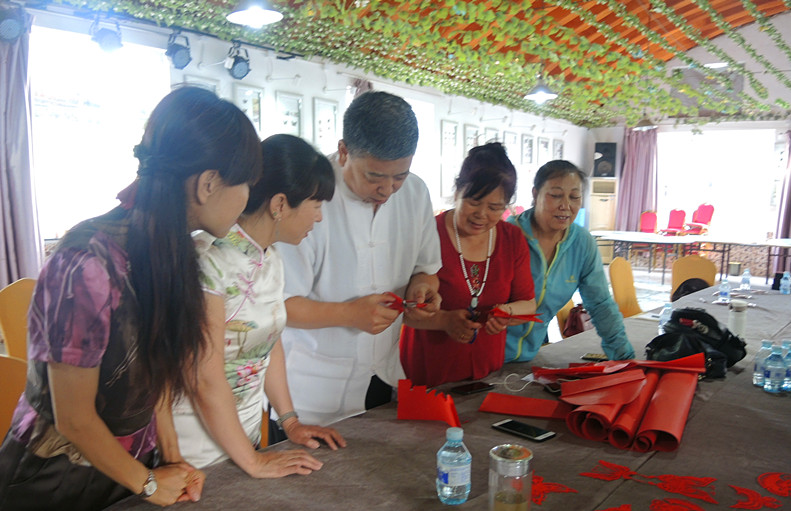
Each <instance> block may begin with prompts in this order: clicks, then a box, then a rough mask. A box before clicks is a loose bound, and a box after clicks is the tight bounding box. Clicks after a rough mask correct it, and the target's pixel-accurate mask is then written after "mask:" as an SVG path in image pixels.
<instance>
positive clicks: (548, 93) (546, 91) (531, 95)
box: [525, 76, 558, 105]
mask: <svg viewBox="0 0 791 511" xmlns="http://www.w3.org/2000/svg"><path fill="white" fill-rule="evenodd" d="M556 97H558V95H557V93H556V92H555V91H553V90H552V89H550V88H549V86H548V85H547V84H546V82H545V81H544V78H543V77H540V76H539V77H538V81H537V82H536V84H535V86H534V87H533V88H532V89H530V92H528V93H527V94H525V99H529V100H530V101H535V102H536V103H537V104H539V105H543V104H544V103H546V102H547V101H552V100H553V99H555V98H556Z"/></svg>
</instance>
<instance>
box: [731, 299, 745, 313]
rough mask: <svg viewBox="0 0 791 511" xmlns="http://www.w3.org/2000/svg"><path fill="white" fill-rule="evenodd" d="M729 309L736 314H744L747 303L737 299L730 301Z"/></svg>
mask: <svg viewBox="0 0 791 511" xmlns="http://www.w3.org/2000/svg"><path fill="white" fill-rule="evenodd" d="M730 309H731V310H733V311H736V312H744V311H746V310H747V302H745V301H744V300H738V299H734V300H731V305H730Z"/></svg>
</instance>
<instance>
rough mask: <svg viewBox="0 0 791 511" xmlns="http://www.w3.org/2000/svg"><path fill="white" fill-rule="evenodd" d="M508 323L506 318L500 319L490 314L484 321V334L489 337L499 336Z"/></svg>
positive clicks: (509, 321)
mask: <svg viewBox="0 0 791 511" xmlns="http://www.w3.org/2000/svg"><path fill="white" fill-rule="evenodd" d="M510 323H511V320H509V319H508V318H500V317H497V316H494V315H491V314H490V315H489V319H487V320H486V325H485V326H486V333H487V334H489V335H496V334H499V333H500V332H502V331H503V330H505V329H506V328H507V327H508V325H509V324H510Z"/></svg>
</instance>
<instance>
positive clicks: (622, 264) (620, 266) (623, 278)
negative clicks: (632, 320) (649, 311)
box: [609, 257, 643, 318]
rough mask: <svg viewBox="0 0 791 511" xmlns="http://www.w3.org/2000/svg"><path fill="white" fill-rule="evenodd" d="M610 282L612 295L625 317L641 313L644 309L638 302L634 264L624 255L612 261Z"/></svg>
mask: <svg viewBox="0 0 791 511" xmlns="http://www.w3.org/2000/svg"><path fill="white" fill-rule="evenodd" d="M609 269H610V284H611V285H612V295H613V298H614V299H615V303H617V304H618V309H619V310H620V311H621V314H623V317H625V318H628V317H629V316H634V315H635V314H640V313H641V312H643V310H642V309H641V308H640V304H639V303H637V293H636V292H635V290H634V275H633V274H632V265H631V264H630V263H629V261H627V260H626V259H624V258H623V257H616V258H615V259H613V260H612V262H611V263H610V268H609Z"/></svg>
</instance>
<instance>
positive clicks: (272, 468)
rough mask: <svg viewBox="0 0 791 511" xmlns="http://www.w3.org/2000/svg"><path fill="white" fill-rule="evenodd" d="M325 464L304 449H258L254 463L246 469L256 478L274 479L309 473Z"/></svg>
mask: <svg viewBox="0 0 791 511" xmlns="http://www.w3.org/2000/svg"><path fill="white" fill-rule="evenodd" d="M323 465H324V464H323V463H322V462H320V461H319V460H317V459H316V458H314V457H313V456H311V455H310V454H308V453H307V452H305V451H302V450H293V451H256V453H255V459H254V462H253V465H252V466H251V467H248V468H245V471H246V472H247V473H248V474H249V475H250V476H251V477H255V478H256V479H274V478H277V477H283V476H287V475H291V474H300V475H308V474H310V473H312V472H313V471H314V470H318V469H320V468H321V467H322V466H323Z"/></svg>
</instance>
